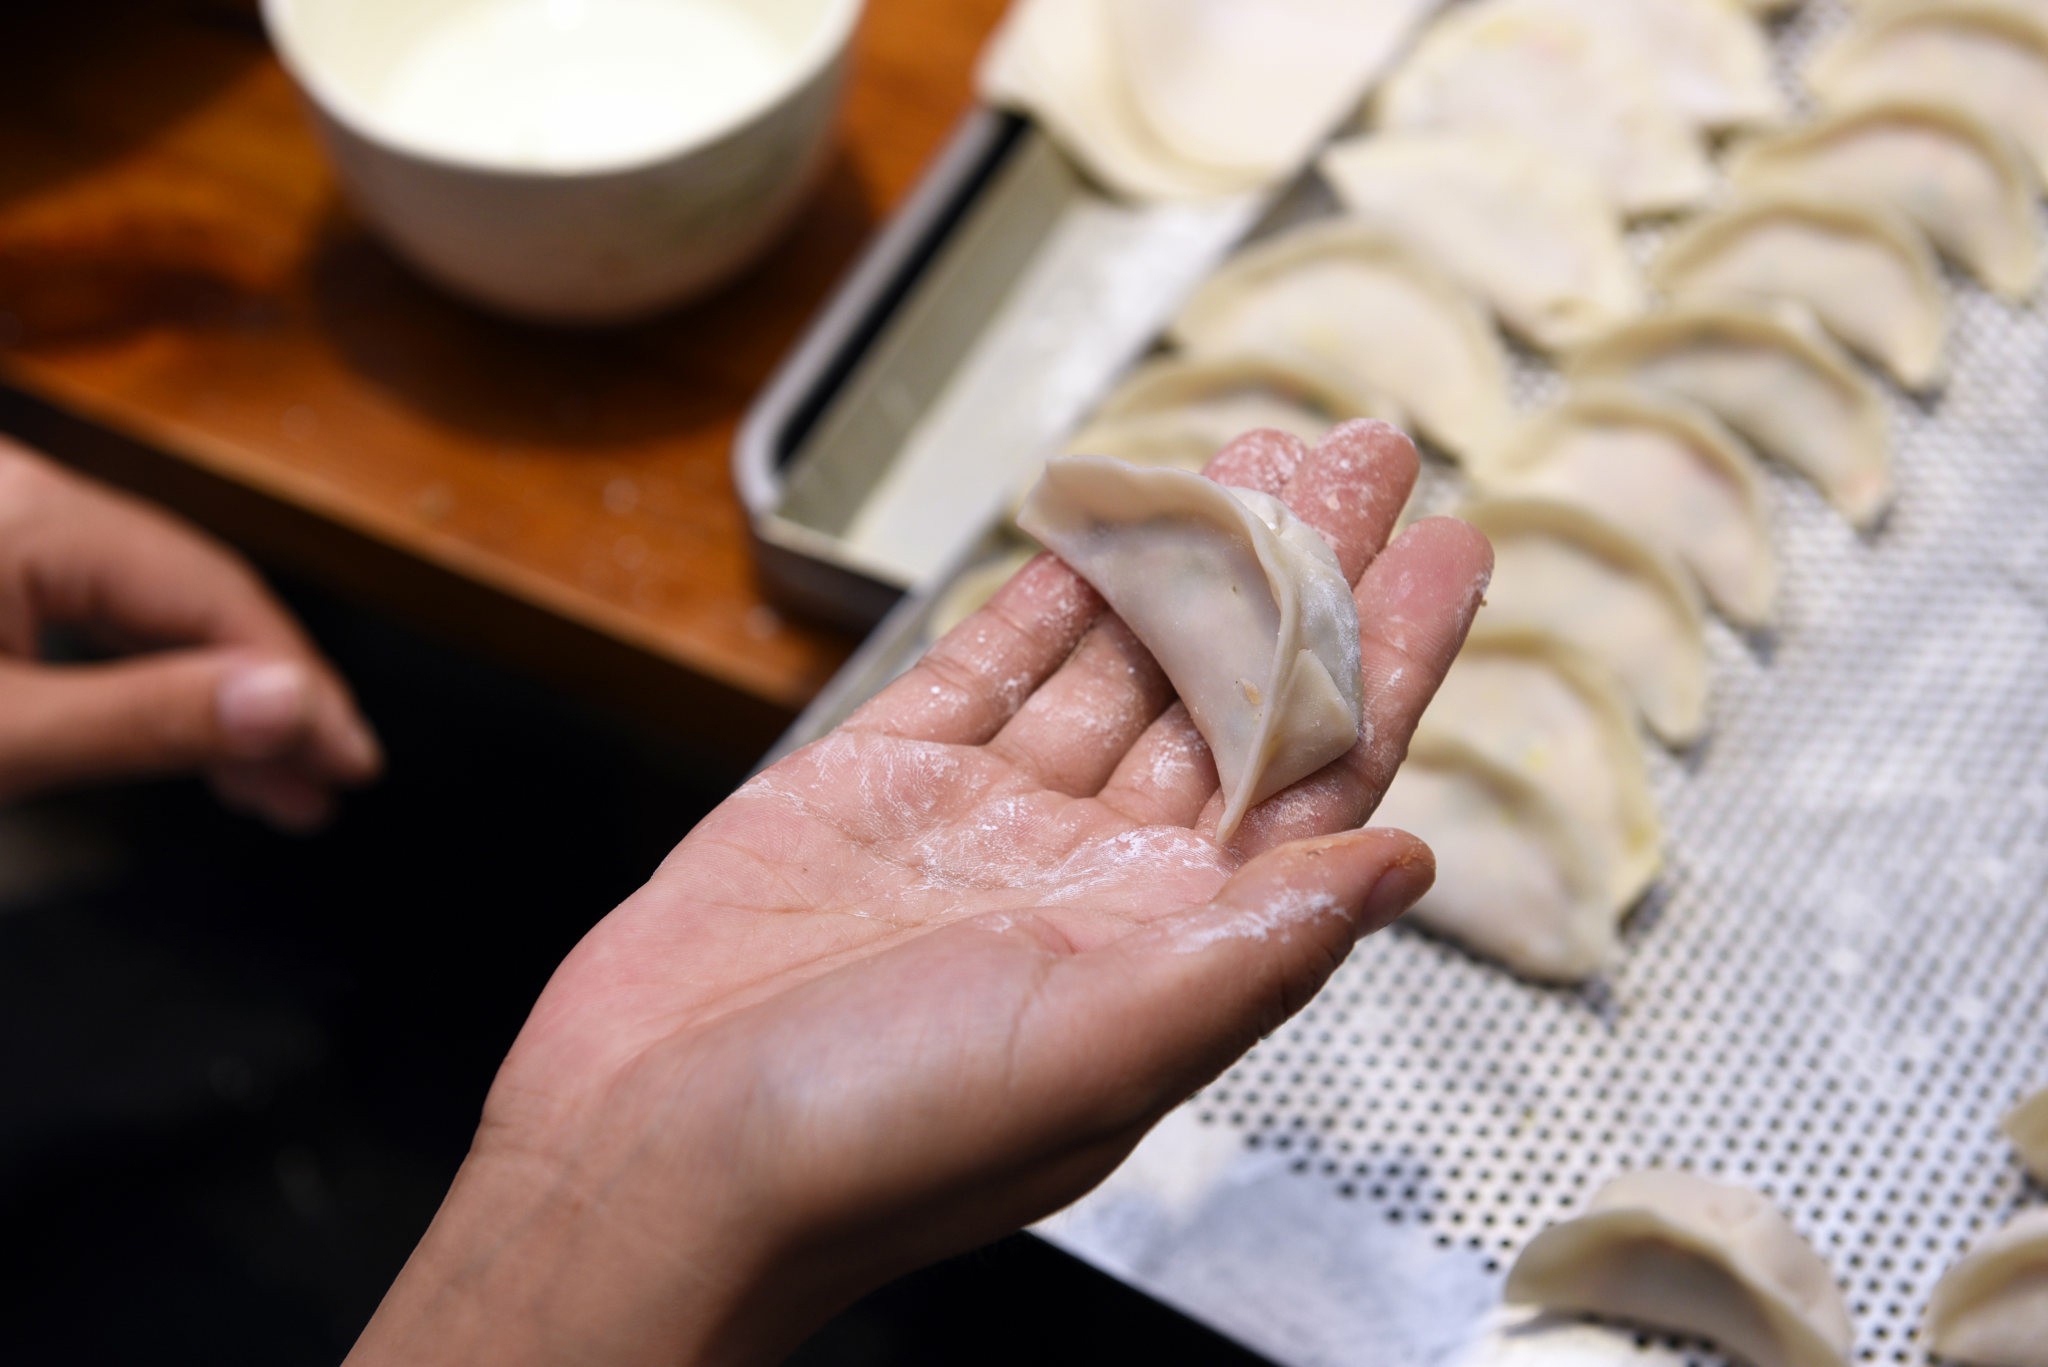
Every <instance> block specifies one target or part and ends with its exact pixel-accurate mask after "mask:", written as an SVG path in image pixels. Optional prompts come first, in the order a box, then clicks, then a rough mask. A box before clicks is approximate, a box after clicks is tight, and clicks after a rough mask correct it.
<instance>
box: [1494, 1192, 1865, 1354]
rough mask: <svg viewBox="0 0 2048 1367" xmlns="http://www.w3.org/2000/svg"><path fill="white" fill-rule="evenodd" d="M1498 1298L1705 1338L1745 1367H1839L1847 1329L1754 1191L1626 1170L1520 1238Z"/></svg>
mask: <svg viewBox="0 0 2048 1367" xmlns="http://www.w3.org/2000/svg"><path fill="white" fill-rule="evenodd" d="M1506 1295H1507V1299H1508V1300H1509V1301H1510V1302H1512V1303H1515V1304H1521V1305H1539V1306H1542V1307H1543V1308H1545V1309H1547V1310H1560V1311H1576V1312H1581V1313H1588V1314H1595V1315H1604V1316H1611V1317H1613V1318H1615V1319H1620V1320H1628V1321H1630V1322H1632V1323H1636V1324H1644V1325H1649V1326H1651V1327H1653V1328H1657V1329H1663V1330H1669V1331H1676V1332H1678V1333H1685V1334H1698V1335H1700V1336H1701V1337H1702V1338H1706V1339H1711V1340H1712V1341H1713V1342H1714V1343H1716V1344H1718V1345H1719V1346H1721V1347H1722V1348H1725V1349H1727V1350H1728V1351H1729V1352H1730V1353H1732V1354H1733V1355H1735V1356H1737V1357H1740V1358H1742V1359H1743V1360H1744V1361H1745V1362H1748V1363H1749V1364H1751V1367H1843V1365H1844V1364H1846V1363H1847V1362H1848V1361H1849V1356H1850V1353H1851V1350H1852V1349H1853V1347H1854V1344H1855V1337H1856V1334H1855V1329H1854V1326H1852V1325H1851V1324H1850V1322H1849V1311H1848V1307H1847V1306H1846V1305H1844V1304H1843V1300H1842V1291H1841V1288H1840V1287H1839V1286H1837V1285H1836V1283H1835V1277H1834V1273H1833V1272H1832V1271H1831V1270H1830V1269H1829V1267H1828V1265H1827V1262H1826V1260H1824V1259H1823V1258H1822V1257H1821V1256H1820V1254H1818V1253H1816V1252H1815V1251H1814V1249H1813V1246H1812V1245H1811V1244H1809V1243H1807V1241H1806V1240H1805V1239H1803V1238H1801V1237H1800V1234H1799V1231H1798V1230H1796V1229H1794V1228H1793V1227H1792V1224H1791V1222H1790V1221H1788V1220H1787V1219H1786V1218H1785V1217H1784V1216H1783V1215H1782V1214H1780V1213H1779V1211H1778V1210H1777V1208H1776V1207H1775V1206H1773V1205H1772V1204H1771V1203H1770V1201H1769V1200H1767V1199H1765V1197H1763V1196H1762V1195H1761V1194H1759V1193H1757V1192H1754V1191H1751V1190H1748V1189H1747V1188H1744V1187H1735V1186H1728V1185H1725V1184H1723V1183H1720V1182H1715V1181H1711V1180H1709V1179H1708V1178H1705V1177H1699V1176H1696V1175H1694V1174H1692V1173H1687V1172H1679V1171H1673V1170H1666V1169H1654V1168H1652V1169H1644V1170H1641V1171H1638V1172H1631V1173H1625V1174H1623V1175H1622V1176H1620V1177H1617V1178H1615V1179H1614V1180H1613V1181H1611V1182H1609V1183H1608V1184H1607V1185H1606V1186H1604V1187H1602V1188H1600V1190H1599V1191H1597V1192H1595V1193H1594V1194H1593V1197H1592V1199H1591V1200H1589V1201H1587V1203H1586V1208H1585V1210H1584V1212H1583V1213H1581V1214H1579V1215H1576V1216H1573V1217H1572V1218H1571V1219H1569V1220H1566V1221H1564V1222H1563V1223H1561V1224H1556V1225H1552V1226H1551V1227H1550V1228H1548V1229H1546V1230H1544V1231H1543V1232H1542V1233H1541V1234H1538V1235H1537V1236H1536V1237H1535V1238H1534V1239H1531V1240H1530V1241H1529V1244H1528V1246H1527V1247H1525V1248H1524V1249H1523V1250H1522V1252H1521V1256H1519V1257H1518V1258H1516V1259H1515V1265H1514V1266H1513V1267H1512V1268H1510V1269H1509V1270H1508V1281H1507V1292H1506Z"/></svg>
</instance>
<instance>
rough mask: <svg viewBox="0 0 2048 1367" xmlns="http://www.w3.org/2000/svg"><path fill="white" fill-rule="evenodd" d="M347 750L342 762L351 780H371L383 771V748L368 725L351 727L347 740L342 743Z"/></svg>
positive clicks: (365, 723) (364, 723)
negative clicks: (347, 768) (346, 767)
mask: <svg viewBox="0 0 2048 1367" xmlns="http://www.w3.org/2000/svg"><path fill="white" fill-rule="evenodd" d="M342 743H343V744H344V745H345V746H346V747H347V748H348V754H347V755H346V756H344V757H343V758H344V761H345V762H346V763H347V765H348V767H349V774H350V777H352V778H359V779H365V780H367V779H371V778H374V777H376V776H377V775H378V774H380V773H382V772H383V770H384V746H383V745H382V744H381V743H380V742H379V741H378V740H377V733H376V732H375V731H372V730H371V729H370V727H369V723H367V722H363V723H359V724H357V725H355V726H351V727H349V729H348V732H347V739H346V740H344V741H343V742H342Z"/></svg>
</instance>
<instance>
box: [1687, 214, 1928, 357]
mask: <svg viewBox="0 0 2048 1367" xmlns="http://www.w3.org/2000/svg"><path fill="white" fill-rule="evenodd" d="M1650 279H1651V280H1652V281H1653V282H1655V284H1656V286H1657V288H1658V289H1660V290H1662V291H1663V292H1664V293H1665V294H1666V295H1668V296H1670V297H1671V298H1673V299H1677V300H1681V301H1697V302H1702V303H1712V302H1716V301H1734V302H1744V301H1762V302H1770V301H1774V300H1787V301H1789V302H1791V303H1795V304H1802V305H1804V306H1805V307H1806V308H1808V309H1809V310H1811V311H1812V313H1813V316H1814V317H1816V318H1818V319H1819V320H1820V322H1821V325H1822V326H1823V327H1825V328H1826V329H1827V330H1828V331H1829V332H1831V333H1833V334H1834V335H1835V336H1836V337H1837V338H1838V339H1840V340H1841V341H1842V342H1843V344H1845V345H1846V346H1848V347H1849V348H1850V350H1852V351H1857V352H1860V353H1862V354H1863V355H1864V356H1867V357H1869V358H1870V359H1871V360H1873V361H1875V362H1877V363H1878V364H1879V365H1881V366H1883V367H1884V368H1885V369H1886V370H1888V371H1890V372H1891V374H1892V377H1893V378H1894V379H1896V380H1898V382H1899V383H1900V384H1902V385H1904V386H1906V387H1907V388H1908V389H1924V388H1926V387H1927V386H1928V385H1930V384H1932V383H1933V382H1934V381H1935V380H1936V379H1937V378H1938V377H1939V376H1940V374H1941V352H1942V345H1943V341H1944V339H1945V338H1946V336H1947V335H1948V316H1947V314H1948V304H1947V300H1946V298H1945V297H1944V296H1943V294H1942V288H1941V270H1940V268H1939V267H1938V266H1936V265H1935V262H1934V253H1933V252H1932V251H1931V250H1930V249H1929V248H1928V246H1927V243H1926V241H1925V239H1923V238H1922V237H1921V236H1920V232H1919V229H1917V228H1915V227H1914V226H1913V225H1912V224H1911V223H1910V222H1908V221H1907V220H1905V219H1903V218H1901V217H1899V216H1898V215H1897V214H1894V213H1892V212H1891V210H1889V209H1885V208H1882V207H1880V206H1877V205H1872V204H1860V203H1857V202H1855V201H1853V200H1847V201H1845V200H1840V199H1835V198H1832V197H1822V196H1818V195H1811V194H1807V193H1805V192H1803V191H1801V192H1792V191H1784V190H1777V191H1766V192H1760V193H1758V194H1755V195H1752V196H1749V197H1746V198H1744V199H1741V200H1738V201H1737V202H1736V203H1734V204H1731V205H1728V206H1727V207H1725V208H1722V209H1720V210H1718V211H1716V212H1715V213H1712V214H1710V215H1708V216H1706V217H1704V218H1699V219H1696V220H1694V221H1693V222H1691V223H1688V224H1686V225H1685V226H1684V227H1683V228H1681V229H1679V230H1678V231H1677V232H1676V233H1674V234H1672V236H1671V239H1670V240H1669V241H1668V242H1667V243H1666V244H1665V246H1664V250H1663V251H1662V252H1660V253H1659V254H1658V256H1657V259H1656V260H1655V261H1654V262H1653V263H1652V264H1651V266H1650Z"/></svg>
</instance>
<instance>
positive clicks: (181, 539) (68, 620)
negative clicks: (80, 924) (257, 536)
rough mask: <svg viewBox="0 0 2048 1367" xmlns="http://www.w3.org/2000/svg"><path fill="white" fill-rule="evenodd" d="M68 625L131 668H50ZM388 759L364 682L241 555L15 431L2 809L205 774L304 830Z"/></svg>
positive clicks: (2, 644) (2, 638)
mask: <svg viewBox="0 0 2048 1367" xmlns="http://www.w3.org/2000/svg"><path fill="white" fill-rule="evenodd" d="M53 626H61V627H67V628H71V629H73V630H76V631H78V632H79V633H81V634H82V635H84V636H86V637H87V638H88V639H90V640H92V641H94V642H95V643H97V644H99V645H102V646H105V647H108V648H109V649H111V650H113V651H116V652H122V653H124V654H125V658H121V659H117V660H115V661H114V662H112V663H103V664H86V665H51V664H45V663H42V662H40V661H39V659H38V645H39V641H40V638H41V634H42V632H43V630H44V629H45V628H48V627H53ZM382 763H383V761H382V757H381V754H380V752H379V750H378V747H377V742H376V738H375V737H374V736H373V735H372V734H371V731H370V728H369V726H368V725H367V724H366V723H365V722H364V720H363V718H362V717H361V716H360V715H359V714H358V713H357V711H356V708H355V704H354V702H352V701H351V700H350V697H349V693H348V689H347V687H346V686H345V685H344V684H343V683H342V682H341V680H340V678H339V677H337V676H336V674H335V672H334V670H333V669H332V667H330V666H329V665H328V664H327V662H326V661H325V660H323V659H322V658H321V656H320V654H319V652H318V651H316V650H315V649H314V648H313V646H312V644H311V643H310V642H309V641H308V640H307V639H306V637H305V635H304V634H303V633H302V632H301V631H300V630H299V629H298V627H297V626H295V625H294V624H293V622H292V619H291V617H290V615H289V614H288V613H287V612H286V611H285V610H284V608H283V607H282V606H281V605H280V604H279V603H278V602H277V600H276V599H275V598H273V597H271V595H270V594H269V592H268V591H266V590H265V589H264V587H263V585H262V584H261V583H260V582H259V581H258V580H257V578H256V576H255V574H254V573H253V572H252V571H251V570H250V569H249V567H248V566H247V565H246V564H244V563H243V562H242V560H241V559H240V558H239V557H237V556H236V555H235V554H234V552H232V551H230V550H228V549H227V548H226V547H224V546H221V545H219V544H217V543H215V542H213V541H211V540H209V539H207V538H206V537H205V536H203V535H201V534H200V533H199V532H198V531H196V530H194V529H193V528H191V527H189V526H186V525H185V524H184V523H182V522H179V521H177V520H175V519H173V518H171V517H170V516H168V515H166V514H164V513H161V512H158V511H156V510H154V509H151V508H149V507H146V506H144V505H143V504H141V503H138V502H136V501H135V500H133V499H130V498H127V497H125V496H124V495H121V494H118V493H115V492H114V491H113V490H110V489H107V488H104V487H102V486H100V485H97V484H94V483H91V482H89V481H87V480H85V479H83V478H81V477H79V476H77V475H73V474H71V473H69V472H67V471H65V470H63V469H61V468H59V467H58V466H56V465H54V464H52V463H50V462H49V461H47V460H44V459H42V458H41V457H39V456H36V455H34V454H33V453H31V452H29V451H28V450H26V449H25V448H23V447H21V446H19V445H16V444H15V443H13V442H9V441H6V440H5V439H4V438H0V801H5V800H8V799H12V798H16V797H20V796H22V795H24V794H26V793H31V792H35V791H38V790H41V789H46V788H56V787H64V786H70V785H74V784H80V783H86V782H91V781H95V780H101V779H113V778H125V777H131V776H135V775H143V774H160V773H172V772H178V771H187V770H190V771H197V772H200V773H203V774H205V775H206V776H207V778H208V779H209V780H210V781H211V782H212V785H213V788H214V790H215V791H216V792H217V793H218V794H219V795H220V797H221V799H222V801H224V802H226V803H228V804H229V805H230V806H233V807H237V808H240V809H242V810H244V811H248V812H251V813H253V814H255V815H257V816H260V817H263V818H264V819H266V820H268V821H270V822H272V823H274V824H275V825H278V826H281V827H284V828H287V829H291V830H303V829H307V828H310V827H313V826H317V825H319V824H320V823H321V822H323V821H325V820H326V819H327V817H328V816H329V814H330V812H331V811H332V808H333V803H334V795H335V792H336V790H337V789H339V788H343V787H349V786H353V785H356V784H360V783H364V782H367V781H368V780H369V779H371V778H373V777H375V776H376V774H377V772H378V770H379V768H380V767H381V765H382Z"/></svg>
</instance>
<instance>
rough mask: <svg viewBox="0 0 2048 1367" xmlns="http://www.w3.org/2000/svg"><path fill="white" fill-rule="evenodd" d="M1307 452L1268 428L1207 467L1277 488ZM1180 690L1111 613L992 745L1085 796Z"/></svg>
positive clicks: (1225, 478)
mask: <svg viewBox="0 0 2048 1367" xmlns="http://www.w3.org/2000/svg"><path fill="white" fill-rule="evenodd" d="M1307 455H1308V448H1307V447H1306V446H1305V445H1303V443H1302V442H1301V440H1300V439H1299V438H1297V437H1292V436H1289V435H1287V434H1286V433H1284V432H1276V431H1270V430H1263V429H1262V430H1259V431H1253V432H1247V433H1245V434H1244V435H1243V436H1241V437H1238V438H1237V439H1236V440H1235V441H1233V442H1231V443H1230V444H1229V445H1228V446H1226V447H1224V448H1223V450H1222V451H1220V452H1218V453H1217V455H1216V458H1215V459H1214V460H1211V461H1210V462H1209V465H1208V468H1207V469H1206V470H1205V471H1204V473H1205V474H1207V475H1208V476H1209V478H1211V479H1213V480H1215V481H1216V482H1217V483H1219V484H1228V485H1232V486H1234V487H1236V488H1240V489H1256V490H1258V491H1260V492H1261V493H1278V492H1279V491H1280V490H1281V489H1282V488H1283V487H1284V486H1285V484H1286V483H1287V481H1288V479H1289V477H1290V476H1291V475H1292V474H1293V472H1294V471H1295V470H1297V469H1298V468H1300V466H1301V464H1302V462H1303V460H1305V459H1306V458H1307ZM1172 697H1173V685H1172V684H1170V683H1168V682H1167V679H1166V675H1165V674H1164V673H1163V672H1162V671H1161V670H1160V668H1159V663H1158V661H1156V660H1154V659H1153V658H1152V652H1151V651H1149V650H1147V649H1145V646H1144V644H1143V643H1142V642H1140V641H1139V640H1138V638H1137V637H1136V636H1135V635H1133V634H1132V633H1131V629H1130V628H1129V627H1127V626H1125V625H1124V623H1123V622H1122V621H1121V620H1120V619H1119V618H1118V617H1116V615H1115V614H1113V613H1105V614H1104V615H1103V616H1102V617H1101V618H1100V619H1098V620H1097V621H1096V623H1095V624H1094V626H1092V627H1091V628H1090V629H1089V631H1088V634H1087V635H1086V636H1085V637H1084V638H1083V639H1082V641H1081V644H1080V646H1079V647H1078V648H1077V649H1076V650H1075V651H1074V653H1073V655H1072V656H1071V657H1069V658H1068V660H1067V661H1066V663H1065V664H1063V665H1061V666H1060V668H1059V669H1058V670H1057V671H1055V672H1054V674H1053V675H1052V677H1051V678H1049V679H1047V680H1046V681H1045V683H1044V684H1043V685H1042V686H1041V687H1040V688H1039V689H1038V690H1037V691H1036V692H1035V693H1033V694H1032V695H1031V697H1030V698H1029V699H1028V700H1027V701H1026V702H1025V703H1024V705H1023V706H1022V707H1020V708H1019V709H1018V710H1017V714H1016V716H1014V717H1012V718H1011V719H1010V721H1009V722H1008V723H1007V724H1006V725H1005V726H1004V727H1003V729H1002V730H1001V731H1000V732H998V733H997V735H996V736H995V738H994V739H993V740H991V741H990V742H989V748H990V749H991V750H993V751H995V752H996V753H997V754H998V755H1000V756H1002V757H1003V758H1004V759H1005V760H1007V761H1009V763H1010V764H1012V765H1013V766H1015V767H1016V768H1018V769H1021V770H1023V771H1024V772H1025V773H1028V774H1030V775H1031V776H1032V777H1033V778H1034V779H1035V780H1036V781H1037V782H1039V783H1040V784H1041V785H1043V786H1044V787H1047V788H1050V789H1052V790H1053V791H1055V792H1060V793H1066V794H1068V795H1069V796H1073V797H1086V796H1088V795H1089V794H1091V793H1094V792H1097V791H1099V790H1100V789H1101V787H1102V785H1103V783H1104V782H1105V781H1107V780H1108V778H1109V776H1110V774H1111V773H1112V772H1113V771H1114V770H1115V768H1116V765H1117V762H1118V760H1120V759H1121V758H1122V757H1123V755H1124V753H1125V752H1126V751H1127V750H1129V749H1130V748H1131V743H1132V742H1133V741H1135V740H1137V738H1138V737H1139V736H1140V735H1141V734H1142V733H1143V732H1144V730H1145V728H1146V726H1147V725H1149V724H1150V723H1151V721H1152V719H1153V718H1154V717H1156V716H1158V715H1159V713H1160V710H1161V709H1163V708H1164V707H1165V706H1166V704H1167V703H1168V702H1169V701H1171V699H1172Z"/></svg>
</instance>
